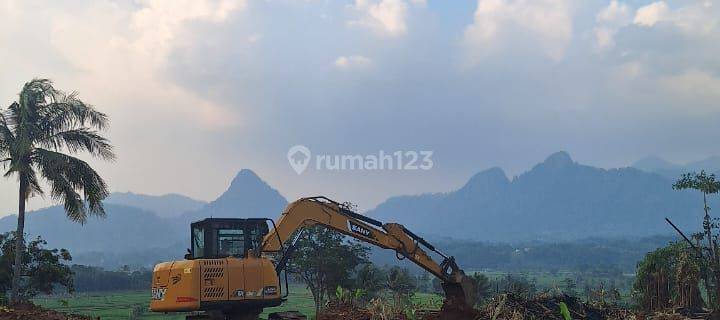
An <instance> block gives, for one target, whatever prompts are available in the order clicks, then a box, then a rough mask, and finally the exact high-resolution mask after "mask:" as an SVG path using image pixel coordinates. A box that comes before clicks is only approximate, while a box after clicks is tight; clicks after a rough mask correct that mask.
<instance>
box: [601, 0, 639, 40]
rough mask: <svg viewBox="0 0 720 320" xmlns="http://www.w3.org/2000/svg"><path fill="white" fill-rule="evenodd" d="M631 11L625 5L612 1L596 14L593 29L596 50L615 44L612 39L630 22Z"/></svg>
mask: <svg viewBox="0 0 720 320" xmlns="http://www.w3.org/2000/svg"><path fill="white" fill-rule="evenodd" d="M630 11H631V9H630V7H629V6H628V5H627V4H624V3H622V2H619V1H617V0H612V1H611V2H610V4H609V5H608V6H607V7H605V8H603V9H602V10H601V11H600V12H598V14H597V16H596V17H595V20H596V21H597V26H596V27H595V29H594V33H595V43H596V45H597V46H598V48H601V49H604V48H608V47H612V46H613V45H614V44H615V41H614V37H615V34H616V33H617V31H618V30H619V29H620V28H622V27H624V26H626V25H628V24H629V23H630V22H631V21H632V17H631V13H630Z"/></svg>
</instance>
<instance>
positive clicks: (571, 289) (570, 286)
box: [562, 278, 577, 297]
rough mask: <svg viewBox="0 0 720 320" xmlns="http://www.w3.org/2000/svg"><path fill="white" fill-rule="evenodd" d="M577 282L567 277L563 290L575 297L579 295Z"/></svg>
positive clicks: (563, 283) (563, 282)
mask: <svg viewBox="0 0 720 320" xmlns="http://www.w3.org/2000/svg"><path fill="white" fill-rule="evenodd" d="M576 289H577V283H576V282H575V280H573V279H571V278H565V279H564V280H563V281H562V292H563V293H564V294H566V295H568V296H571V297H574V296H576V295H577V291H576Z"/></svg>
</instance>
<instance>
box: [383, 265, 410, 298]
mask: <svg viewBox="0 0 720 320" xmlns="http://www.w3.org/2000/svg"><path fill="white" fill-rule="evenodd" d="M386 285H387V288H388V290H390V291H391V292H392V293H393V295H394V297H395V305H396V306H401V305H403V302H406V301H407V300H408V299H407V298H408V297H409V296H410V295H411V294H412V293H413V292H414V291H415V287H416V285H415V278H414V277H413V276H412V275H411V274H410V271H409V270H408V269H407V268H400V267H398V266H394V267H391V268H390V269H389V270H388V271H387V280H386Z"/></svg>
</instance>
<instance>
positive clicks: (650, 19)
mask: <svg viewBox="0 0 720 320" xmlns="http://www.w3.org/2000/svg"><path fill="white" fill-rule="evenodd" d="M669 13H670V9H669V8H668V5H667V4H666V3H665V1H658V2H653V3H651V4H649V5H646V6H644V7H641V8H639V9H638V10H637V12H636V13H635V19H634V20H633V23H635V24H637V25H640V26H644V27H652V26H654V25H655V24H656V23H658V21H661V20H663V19H665V18H666V17H667V16H668V14H669Z"/></svg>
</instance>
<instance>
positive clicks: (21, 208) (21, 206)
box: [10, 177, 27, 304]
mask: <svg viewBox="0 0 720 320" xmlns="http://www.w3.org/2000/svg"><path fill="white" fill-rule="evenodd" d="M26 189H27V182H26V181H25V179H23V178H22V177H21V178H20V192H19V201H18V224H17V231H15V264H14V267H13V277H12V289H11V292H10V303H11V304H17V303H19V302H20V273H21V272H22V256H23V253H24V252H25V238H24V237H23V235H24V233H25V201H26V200H27V190H26Z"/></svg>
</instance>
